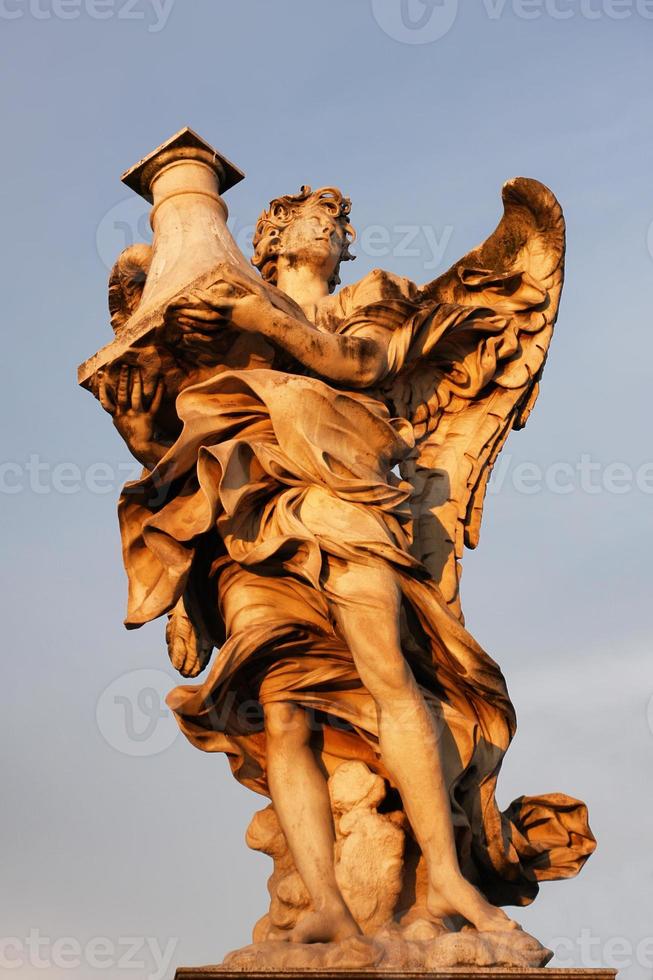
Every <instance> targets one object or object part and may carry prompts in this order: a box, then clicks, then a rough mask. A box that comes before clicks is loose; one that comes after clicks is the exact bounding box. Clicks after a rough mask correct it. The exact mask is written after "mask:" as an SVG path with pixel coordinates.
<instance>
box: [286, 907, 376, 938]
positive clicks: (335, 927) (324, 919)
mask: <svg viewBox="0 0 653 980" xmlns="http://www.w3.org/2000/svg"><path fill="white" fill-rule="evenodd" d="M360 935H361V931H360V929H359V928H358V926H357V925H356V923H355V921H354V919H353V918H352V915H351V913H350V912H349V910H348V909H347V908H345V907H342V908H327V909H323V910H322V911H320V912H310V913H309V914H308V915H306V916H304V918H303V919H301V920H300V922H298V923H297V925H296V926H295V928H294V929H293V930H292V932H291V933H290V940H291V942H293V943H335V942H338V941H339V940H341V939H349V938H350V937H351V936H360Z"/></svg>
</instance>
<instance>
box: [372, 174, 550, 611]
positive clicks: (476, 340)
mask: <svg viewBox="0 0 653 980" xmlns="http://www.w3.org/2000/svg"><path fill="white" fill-rule="evenodd" d="M503 203H504V215H503V218H502V219H501V222H500V223H499V225H498V227H497V229H496V231H495V232H494V233H493V234H492V235H491V236H490V238H488V239H487V241H486V242H484V244H482V245H480V246H479V247H478V248H476V249H474V250H473V251H472V252H470V253H469V254H468V255H466V256H465V257H464V258H463V259H461V261H460V262H458V263H457V264H456V265H455V266H454V267H453V268H452V269H450V270H449V271H448V272H447V273H445V274H444V275H442V276H440V277H439V278H438V279H436V280H435V281H434V282H432V283H429V284H428V285H427V286H425V287H423V289H422V290H421V292H420V303H421V305H422V308H429V307H430V308H431V309H433V310H435V309H436V308H437V309H438V310H439V316H440V318H441V319H442V318H443V317H444V319H446V318H447V317H448V319H449V324H453V325H449V326H448V327H447V329H446V330H445V331H435V340H434V341H433V342H432V347H431V348H430V349H429V340H428V331H427V332H426V333H425V332H424V330H422V334H421V336H420V332H419V331H417V332H416V333H415V335H414V340H413V343H412V347H413V351H409V352H408V356H407V358H406V362H405V366H404V368H403V369H402V370H401V372H400V373H399V374H398V375H397V377H396V378H395V379H394V381H393V382H392V389H391V392H389V394H390V398H391V401H392V403H393V405H394V409H395V411H397V413H399V414H401V415H404V416H405V417H407V418H409V419H411V421H412V422H413V427H414V430H415V435H416V438H417V448H416V452H415V454H414V455H413V456H412V458H410V459H409V460H407V461H406V462H405V463H404V465H403V467H402V475H403V476H404V477H405V478H406V479H408V480H410V482H411V483H412V484H413V486H414V488H415V496H414V499H413V511H414V551H415V554H416V556H417V557H419V558H420V559H421V560H422V561H423V562H424V564H425V565H426V566H427V568H428V569H429V571H430V573H431V574H432V576H433V577H434V579H435V580H436V582H438V583H439V585H440V587H441V589H442V592H443V594H444V597H445V599H446V601H447V602H448V604H449V605H450V607H451V608H452V610H453V611H454V612H455V613H456V614H457V615H459V616H460V618H461V619H462V614H461V611H460V602H459V579H460V573H461V568H460V560H461V558H462V555H463V549H464V546H465V545H466V546H467V547H468V548H475V547H476V545H477V544H478V540H479V531H480V525H481V517H482V513H483V502H484V498H485V492H486V488H487V484H488V480H489V477H490V474H491V472H492V467H493V465H494V462H495V460H496V458H497V456H498V454H499V452H500V450H501V448H502V447H503V445H504V443H505V441H506V439H507V437H508V434H509V433H510V430H511V429H520V428H522V427H523V426H524V425H525V423H526V420H527V418H528V415H529V413H530V410H531V409H532V407H533V405H534V403H535V401H536V399H537V395H538V384H539V379H540V377H541V374H542V370H543V367H544V362H545V360H546V356H547V351H548V348H549V344H550V342H551V336H552V333H553V327H554V324H555V320H556V316H557V312H558V304H559V299H560V292H561V289H562V284H563V277H564V254H565V224H564V218H563V215H562V210H561V208H560V205H559V204H558V202H557V200H556V198H555V197H554V195H553V194H552V193H551V191H549V190H548V189H547V188H546V187H544V186H543V185H542V184H540V183H538V182H537V181H535V180H529V179H526V178H521V177H518V178H515V179H514V180H511V181H509V182H508V183H507V184H506V185H505V186H504V188H503ZM461 307H462V308H464V309H462V310H461V309H460V308H461ZM468 307H474V308H476V309H475V310H467V309H465V308H468ZM415 351H416V353H415Z"/></svg>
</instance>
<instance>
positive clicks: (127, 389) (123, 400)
mask: <svg viewBox="0 0 653 980" xmlns="http://www.w3.org/2000/svg"><path fill="white" fill-rule="evenodd" d="M163 392H164V384H163V380H162V379H161V378H160V377H155V378H153V379H151V381H150V382H149V383H148V384H144V383H143V378H142V376H141V372H140V370H139V369H138V368H137V367H131V368H130V367H129V365H128V364H122V365H121V367H120V371H119V374H118V383H117V385H116V387H115V391H112V390H111V389H110V387H109V383H108V380H107V377H106V375H105V374H104V373H102V375H101V376H100V384H99V396H100V404H101V405H102V408H104V409H105V411H107V412H108V413H109V414H110V415H111V416H112V417H113V424H114V425H115V427H116V429H117V430H118V432H119V433H120V435H121V436H122V437H123V439H124V440H125V442H126V443H127V445H128V446H129V448H130V449H131V451H132V452H133V454H134V456H136V458H137V459H142V458H143V457H144V456H149V453H150V449H151V447H152V444H153V442H154V440H153V434H154V419H155V416H156V413H157V412H158V410H159V408H160V407H161V400H162V398H163Z"/></svg>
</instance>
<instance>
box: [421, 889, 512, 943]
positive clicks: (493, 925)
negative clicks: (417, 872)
mask: <svg viewBox="0 0 653 980" xmlns="http://www.w3.org/2000/svg"><path fill="white" fill-rule="evenodd" d="M427 907H428V910H429V912H430V913H431V915H432V916H433V917H434V918H436V919H443V918H450V917H451V916H455V915H462V916H463V918H465V919H467V921H468V922H471V924H472V925H473V926H474V927H475V928H476V929H477V930H478V931H479V932H506V931H507V930H510V929H520V928H521V927H520V926H519V924H518V923H517V922H515V921H514V920H513V919H511V918H510V917H509V916H507V915H506V913H505V912H504V911H503V909H500V908H497V907H496V905H491V904H490V903H489V902H488V901H487V900H486V899H485V898H483V896H482V895H481V893H480V892H479V891H478V889H476V888H474V886H473V885H471V884H470V883H469V882H468V881H467V880H466V879H465V878H463V877H462V875H461V876H460V877H457V878H456V879H454V880H453V881H447V882H446V884H440V883H438V884H437V885H434V884H431V886H430V888H429V893H428V899H427Z"/></svg>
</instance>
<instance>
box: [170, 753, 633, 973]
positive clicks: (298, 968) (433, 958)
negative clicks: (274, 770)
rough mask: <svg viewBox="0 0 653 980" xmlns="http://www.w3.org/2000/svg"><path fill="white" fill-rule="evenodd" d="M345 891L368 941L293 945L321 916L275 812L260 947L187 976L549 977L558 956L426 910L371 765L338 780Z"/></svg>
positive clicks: (415, 857)
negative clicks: (302, 928)
mask: <svg viewBox="0 0 653 980" xmlns="http://www.w3.org/2000/svg"><path fill="white" fill-rule="evenodd" d="M329 792H330V796H331V807H332V812H333V821H334V827H335V831H336V843H335V868H336V878H337V880H338V885H339V887H340V890H341V892H342V894H343V896H344V897H345V899H346V901H347V905H348V907H349V909H350V911H351V913H352V915H353V917H354V919H355V920H356V922H357V924H358V926H359V928H360V930H361V935H360V936H356V937H353V938H349V939H345V940H342V941H339V942H330V943H300V942H293V941H291V940H292V934H293V930H294V929H295V927H296V926H297V925H298V924H300V923H301V921H302V919H303V918H304V916H306V915H309V914H310V913H311V912H312V911H313V909H312V907H311V902H310V897H309V895H308V892H307V891H306V889H305V887H304V884H303V882H302V879H301V878H300V876H299V874H298V872H297V869H296V868H295V865H294V862H293V859H292V856H291V854H290V852H289V850H288V846H287V843H286V839H285V837H284V834H283V832H282V830H281V827H280V826H279V822H278V820H277V816H276V813H275V811H274V808H273V807H272V806H268V807H266V808H265V809H264V810H261V811H259V812H258V813H256V814H255V815H254V818H253V819H252V822H251V824H250V826H249V828H248V831H247V843H248V844H249V846H250V847H252V848H253V849H254V850H258V851H261V852H262V853H264V854H267V855H268V856H269V857H271V858H272V860H273V862H274V869H273V872H272V875H271V877H270V879H269V881H268V891H269V893H270V907H269V910H268V912H267V913H266V914H265V915H264V916H263V917H262V918H261V919H260V920H259V921H258V922H257V923H256V925H255V926H254V930H253V937H252V938H253V943H252V945H250V946H245V947H244V948H242V949H237V950H234V951H233V952H231V953H229V954H228V955H227V956H226V957H225V959H224V962H223V963H222V964H221V965H220V966H207V967H202V968H196V969H192V968H185V969H180V970H179V971H178V972H177V980H192V978H193V977H220V978H223V980H229V978H230V977H242V976H243V975H246V976H247V977H257V976H261V977H265V978H266V980H271V978H272V977H286V976H288V977H291V976H293V977H297V976H300V975H301V976H304V975H305V976H307V977H311V978H320V977H322V978H327V977H331V976H338V977H344V976H346V977H356V976H361V977H370V976H383V977H384V978H389V977H396V978H399V977H402V978H403V977H423V976H426V975H428V976H434V977H442V978H443V980H446V978H448V977H452V978H453V977H470V978H472V977H473V978H474V980H485V978H489V977H492V978H494V980H501V978H503V977H510V978H511V980H516V978H517V977H540V976H542V975H543V974H542V968H543V967H544V966H545V965H546V964H547V963H548V962H549V960H550V959H551V957H552V955H553V954H552V952H551V950H549V949H546V947H544V946H542V944H541V943H539V942H538V940H537V939H535V938H534V937H533V936H530V935H529V934H528V933H527V932H524V931H523V930H522V929H519V928H513V929H506V930H505V931H502V932H478V931H477V930H476V929H474V928H472V927H471V926H470V925H469V924H467V923H465V921H464V920H462V919H460V918H445V919H441V920H434V919H433V918H432V917H431V916H430V915H429V913H428V910H427V907H426V885H427V882H426V871H425V867H424V862H423V858H422V856H421V854H420V853H419V849H418V848H417V846H416V843H415V841H414V839H413V837H412V835H411V834H410V829H409V827H408V824H407V821H406V819H405V816H404V813H403V811H401V810H395V809H393V807H392V798H391V797H389V796H388V795H387V786H386V784H385V782H384V780H383V779H381V777H380V776H378V775H375V774H373V773H372V772H371V771H370V770H369V769H368V767H367V766H366V765H365V764H364V763H362V762H346V763H343V764H342V765H340V766H339V767H338V769H336V771H335V773H334V774H333V775H332V776H331V778H330V779H329ZM544 976H545V977H547V978H548V977H551V978H553V977H560V978H561V980H572V978H576V980H578V978H583V977H587V978H590V977H591V978H592V980H613V978H614V971H613V970H557V969H550V970H547V971H546V974H544Z"/></svg>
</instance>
